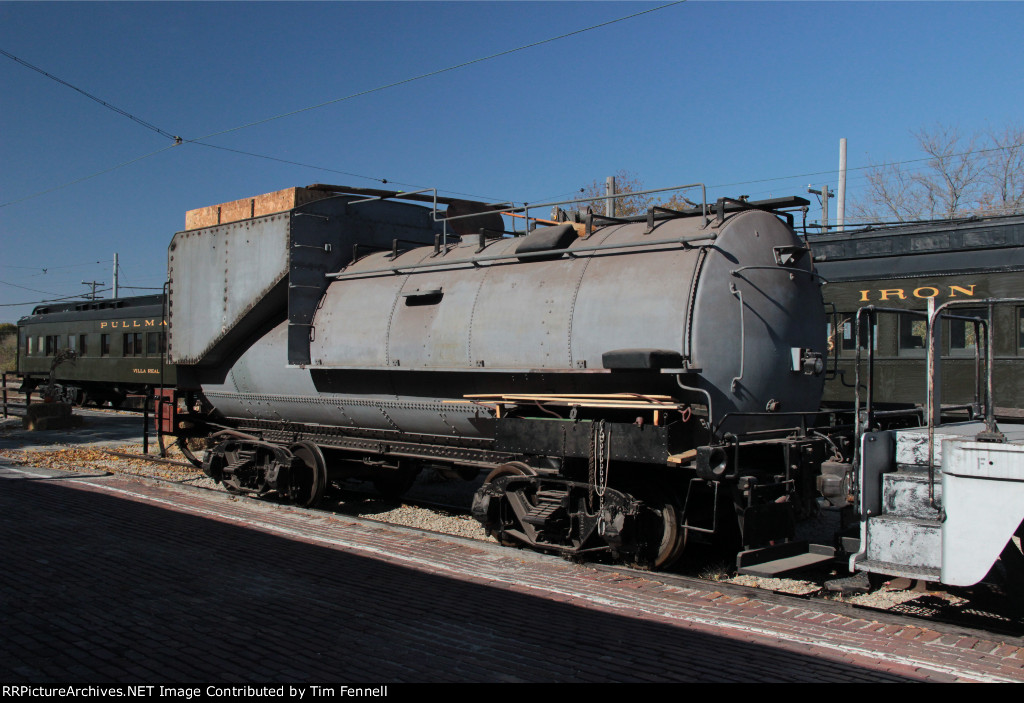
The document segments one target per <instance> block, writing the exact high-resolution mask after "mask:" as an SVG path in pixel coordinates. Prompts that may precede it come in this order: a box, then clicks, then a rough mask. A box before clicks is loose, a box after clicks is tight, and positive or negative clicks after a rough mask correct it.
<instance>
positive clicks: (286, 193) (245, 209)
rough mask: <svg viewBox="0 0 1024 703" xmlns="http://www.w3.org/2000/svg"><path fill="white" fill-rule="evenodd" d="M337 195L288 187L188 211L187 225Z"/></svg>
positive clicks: (195, 226) (282, 208) (242, 216)
mask: <svg viewBox="0 0 1024 703" xmlns="http://www.w3.org/2000/svg"><path fill="white" fill-rule="evenodd" d="M333 195H334V194H333V193H329V192H326V191H320V190H309V189H308V188H285V189H284V190H277V191H274V192H273V193H264V194H263V195H257V196H255V197H251V198H242V199H241V200H232V201H231V202H227V203H221V204H219V205H210V206H208V207H202V208H198V209H196V210H189V211H188V212H186V213H185V229H186V230H190V229H199V228H201V227H212V226H214V225H219V224H226V223H228V222H239V221H241V220H248V219H250V218H253V217H263V216H264V215H271V214H273V213H275V212H285V211H286V210H291V209H292V208H296V207H299V206H301V205H305V204H306V203H311V202H313V201H314V200H321V199H323V198H330V197H332V196H333Z"/></svg>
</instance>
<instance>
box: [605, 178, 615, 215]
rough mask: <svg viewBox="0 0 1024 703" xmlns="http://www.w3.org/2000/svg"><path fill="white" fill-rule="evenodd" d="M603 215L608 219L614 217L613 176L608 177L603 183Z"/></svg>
mask: <svg viewBox="0 0 1024 703" xmlns="http://www.w3.org/2000/svg"><path fill="white" fill-rule="evenodd" d="M604 194H605V196H606V197H605V200H604V214H605V215H607V216H608V217H615V198H613V197H612V196H613V195H615V176H608V178H607V179H606V180H605V182H604Z"/></svg>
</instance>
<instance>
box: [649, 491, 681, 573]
mask: <svg viewBox="0 0 1024 703" xmlns="http://www.w3.org/2000/svg"><path fill="white" fill-rule="evenodd" d="M644 502H645V504H646V506H647V510H646V511H645V514H644V516H643V519H642V521H641V525H642V529H643V531H644V535H643V536H644V541H645V545H644V547H643V549H641V550H640V552H639V554H638V555H637V560H638V562H639V564H638V565H639V566H640V567H642V568H646V569H650V570H652V571H659V570H661V569H667V568H668V567H670V566H672V564H674V563H675V562H676V561H677V560H678V559H679V557H680V556H682V554H683V551H684V550H685V549H686V541H687V540H686V537H687V534H688V531H687V530H686V529H684V528H683V527H682V526H681V525H680V522H679V508H677V507H676V504H675V502H674V501H673V500H672V499H671V498H670V497H660V498H655V499H653V500H645V501H644Z"/></svg>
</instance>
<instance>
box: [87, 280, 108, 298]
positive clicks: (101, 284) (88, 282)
mask: <svg viewBox="0 0 1024 703" xmlns="http://www.w3.org/2000/svg"><path fill="white" fill-rule="evenodd" d="M82 285H83V286H92V295H91V296H89V299H90V300H96V286H103V285H106V284H105V283H103V281H82Z"/></svg>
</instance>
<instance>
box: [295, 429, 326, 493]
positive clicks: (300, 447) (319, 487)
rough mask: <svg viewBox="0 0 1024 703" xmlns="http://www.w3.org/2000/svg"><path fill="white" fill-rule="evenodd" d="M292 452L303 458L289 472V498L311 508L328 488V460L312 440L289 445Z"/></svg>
mask: <svg viewBox="0 0 1024 703" xmlns="http://www.w3.org/2000/svg"><path fill="white" fill-rule="evenodd" d="M289 450H290V451H291V453H292V454H293V455H294V456H295V457H297V458H298V459H301V460H302V464H301V465H299V466H295V465H293V466H292V468H291V471H289V473H288V486H287V493H288V498H289V499H290V500H291V501H292V502H293V503H294V504H295V505H299V506H301V507H303V508H311V507H313V506H315V505H316V504H317V503H319V502H320V499H321V498H323V497H324V490H325V489H326V488H327V462H326V461H324V455H323V453H322V452H321V451H320V448H319V447H318V446H316V445H315V444H313V443H312V442H306V441H303V442H298V443H297V444H293V445H292V446H291V447H289Z"/></svg>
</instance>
